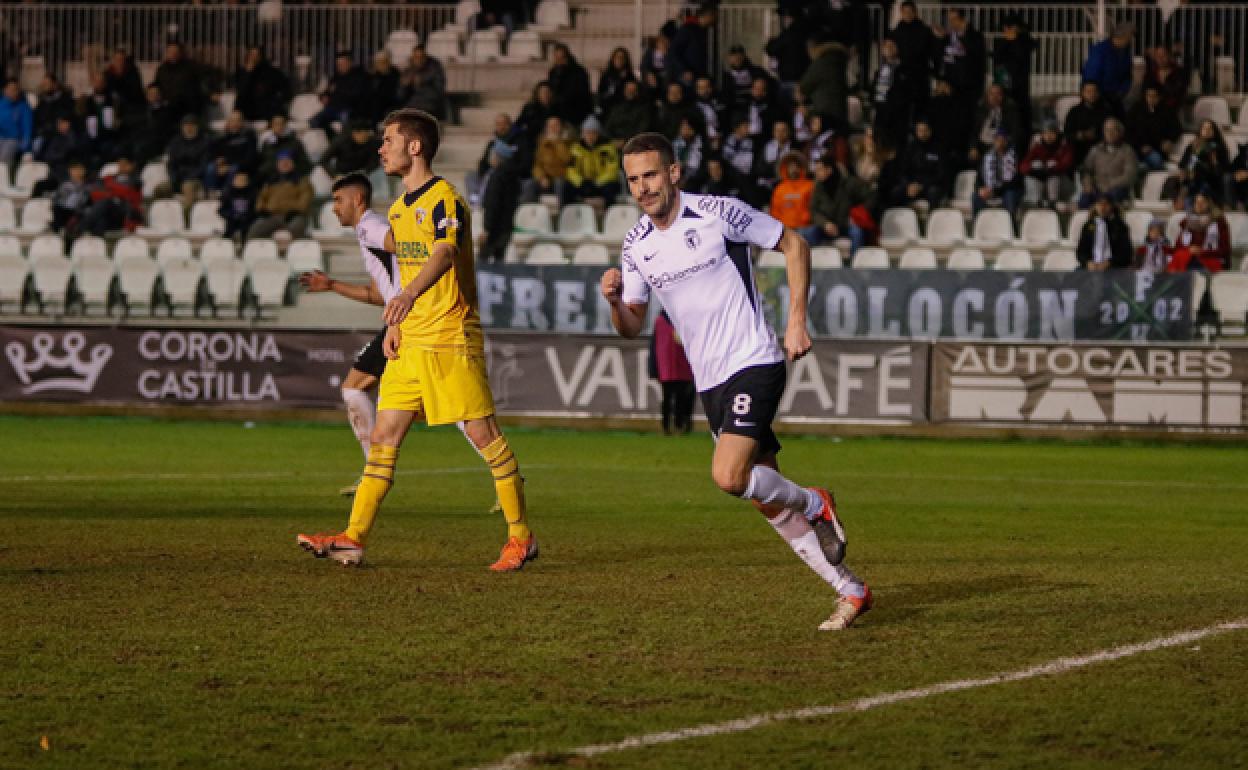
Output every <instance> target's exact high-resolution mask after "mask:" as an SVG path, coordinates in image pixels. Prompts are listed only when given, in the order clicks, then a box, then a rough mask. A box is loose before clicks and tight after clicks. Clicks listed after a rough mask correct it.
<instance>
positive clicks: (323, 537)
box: [295, 532, 364, 567]
mask: <svg viewBox="0 0 1248 770" xmlns="http://www.w3.org/2000/svg"><path fill="white" fill-rule="evenodd" d="M295 542H296V543H298V544H299V547H300V548H302V549H303V550H305V551H308V552H310V553H311V554H312V555H313V556H315V557H316V558H318V559H324V558H326V557H329V558H330V559H333V560H334V561H336V562H338V563H339V564H341V565H343V566H344V567H355V566H359V565H360V564H362V563H363V562H364V546H362V545H360V544H359V543H357V542H356V541H354V540H352V539H351V538H349V537H347V535H346V533H345V532H339V533H338V534H316V535H299V536H298V537H296V538H295Z"/></svg>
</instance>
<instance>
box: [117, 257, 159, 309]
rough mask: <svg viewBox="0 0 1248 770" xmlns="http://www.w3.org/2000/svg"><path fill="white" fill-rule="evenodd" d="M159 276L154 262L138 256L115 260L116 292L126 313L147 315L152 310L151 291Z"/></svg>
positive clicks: (157, 267)
mask: <svg viewBox="0 0 1248 770" xmlns="http://www.w3.org/2000/svg"><path fill="white" fill-rule="evenodd" d="M159 276H160V266H159V265H157V264H156V260H154V259H150V258H148V257H145V256H140V255H129V256H122V257H119V258H118V259H117V291H118V293H119V294H120V295H121V298H122V301H124V302H125V304H126V310H127V312H129V313H131V314H134V315H147V314H149V313H151V309H152V290H153V289H155V287H156V279H157V278H158V277H159Z"/></svg>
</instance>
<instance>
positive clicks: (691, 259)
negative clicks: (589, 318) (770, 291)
mask: <svg viewBox="0 0 1248 770" xmlns="http://www.w3.org/2000/svg"><path fill="white" fill-rule="evenodd" d="M679 195H680V197H679V199H678V200H677V201H676V206H677V207H678V208H677V211H678V212H679V214H678V216H677V217H676V218H675V219H674V220H673V221H672V224H671V225H670V226H669V227H668V228H667V229H666V230H660V229H658V228H657V227H655V225H654V223H653V222H651V221H650V217H648V216H646V215H644V214H643V215H642V217H641V220H640V221H638V222H637V224H636V225H634V226H633V228H632V229H631V230H629V231H628V234H627V235H626V236H624V247H623V250H622V251H621V255H620V263H621V273H622V274H623V278H624V286H623V293H622V299H623V301H624V302H625V303H627V304H641V303H644V302H647V301H648V300H649V299H650V292H651V290H653V291H654V292H655V293H656V294H658V297H659V301H660V302H661V303H662V304H663V308H664V309H665V310H667V314H668V316H670V317H671V319H672V325H673V326H674V327H676V333H677V334H679V335H680V339H681V342H682V343H683V344H684V346H685V354H686V355H687V356H688V357H689V363H690V364H691V365H692V367H693V378H694V382H695V384H696V386H697V389H698V390H699V391H705V390H710V389H711V388H713V387H715V386H716V385H719V384H721V383H723V382H724V381H725V380H727V379H728V378H729V377H731V376H732V375H734V374H736V373H737V372H739V371H741V370H742V369H745V368H747V367H750V366H758V365H760V364H774V363H777V362H779V361H783V360H784V351H782V350H781V349H780V345H779V344H778V343H777V342H776V335H775V333H774V332H773V331H772V329H771V326H770V324H768V323H767V318H766V317H765V314H764V312H763V306H762V300H761V298H760V297H759V295H758V287H757V286H756V285H755V283H754V267H753V265H752V264H751V262H750V244H751V243H753V244H754V245H756V246H760V247H762V248H765V249H772V248H775V247H776V246H777V245H778V244H779V242H780V236H781V234H783V232H784V225H783V224H781V223H780V222H779V221H777V220H776V219H774V218H772V217H771V216H769V215H767V214H764V213H763V212H761V211H758V210H757V209H755V208H753V207H751V206H749V205H748V204H745V203H742V202H741V201H739V200H737V199H736V198H723V197H719V196H715V195H692V194H690V193H686V192H682V193H680V194H679Z"/></svg>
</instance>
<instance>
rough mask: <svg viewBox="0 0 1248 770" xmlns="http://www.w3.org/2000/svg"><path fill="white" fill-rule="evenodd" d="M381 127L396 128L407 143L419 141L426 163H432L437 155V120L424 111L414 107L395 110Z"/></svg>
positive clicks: (438, 132) (438, 133)
mask: <svg viewBox="0 0 1248 770" xmlns="http://www.w3.org/2000/svg"><path fill="white" fill-rule="evenodd" d="M381 125H382V126H385V127H388V126H398V127H399V133H400V134H402V135H403V138H405V139H407V141H409V142H410V141H412V140H413V139H419V140H420V152H421V154H422V155H424V156H425V160H426V161H432V160H433V156H435V155H437V154H438V141H439V135H440V133H441V132H440V131H439V129H438V119H437V118H435V117H434V116H432V115H430V114H429V113H427V112H425V111H424V110H418V109H416V108H415V107H404V108H402V109H398V110H395V111H394V112H391V113H390V114H389V115H387V116H386V119H385V120H383V121H382V122H381Z"/></svg>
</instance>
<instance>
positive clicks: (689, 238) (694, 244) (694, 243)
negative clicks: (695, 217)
mask: <svg viewBox="0 0 1248 770" xmlns="http://www.w3.org/2000/svg"><path fill="white" fill-rule="evenodd" d="M685 245H686V246H688V247H689V248H690V249H696V248H698V246H700V245H702V236H700V235H698V231H697V230H693V229H690V230H686V231H685Z"/></svg>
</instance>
